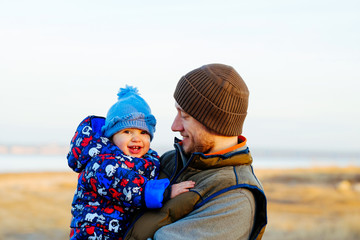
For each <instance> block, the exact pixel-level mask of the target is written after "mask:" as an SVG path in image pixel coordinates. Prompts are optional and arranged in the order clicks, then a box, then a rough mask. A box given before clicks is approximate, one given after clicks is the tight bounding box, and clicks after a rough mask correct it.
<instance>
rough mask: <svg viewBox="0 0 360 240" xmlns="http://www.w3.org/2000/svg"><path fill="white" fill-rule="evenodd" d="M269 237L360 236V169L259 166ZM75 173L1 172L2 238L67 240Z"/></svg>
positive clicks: (327, 239) (352, 237)
mask: <svg viewBox="0 0 360 240" xmlns="http://www.w3.org/2000/svg"><path fill="white" fill-rule="evenodd" d="M256 174H257V175H258V177H259V179H260V180H261V181H262V183H263V185H264V188H265V192H266V194H267V197H268V215H269V224H268V227H267V230H266V233H265V235H264V238H263V239H266V240H267V239H326V240H329V239H330V240H331V239H348V240H351V239H360V225H359V222H360V168H318V169H303V170H301V169H296V170H256ZM76 179H77V175H76V174H75V173H69V172H67V173H21V174H0V239H7V240H20V239H21V240H27V239H36V240H41V239H54V240H56V239H67V238H68V233H69V223H70V205H71V201H72V197H73V193H74V191H75V186H76Z"/></svg>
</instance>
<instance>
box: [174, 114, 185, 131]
mask: <svg viewBox="0 0 360 240" xmlns="http://www.w3.org/2000/svg"><path fill="white" fill-rule="evenodd" d="M171 130H172V131H173V132H181V131H182V130H183V125H182V123H181V120H180V116H179V114H178V115H176V117H175V119H174V122H173V124H172V125H171Z"/></svg>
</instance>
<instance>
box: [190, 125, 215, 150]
mask: <svg viewBox="0 0 360 240" xmlns="http://www.w3.org/2000/svg"><path fill="white" fill-rule="evenodd" d="M190 144H191V145H190V146H188V147H187V148H184V152H185V153H186V154H191V153H194V152H201V153H204V154H207V153H209V152H210V151H211V150H212V149H213V148H214V146H215V141H214V138H213V137H212V134H210V133H209V132H207V131H206V132H201V133H200V134H197V135H196V136H194V137H193V138H192V141H191V143H190Z"/></svg>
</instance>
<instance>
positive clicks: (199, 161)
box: [175, 136, 252, 169]
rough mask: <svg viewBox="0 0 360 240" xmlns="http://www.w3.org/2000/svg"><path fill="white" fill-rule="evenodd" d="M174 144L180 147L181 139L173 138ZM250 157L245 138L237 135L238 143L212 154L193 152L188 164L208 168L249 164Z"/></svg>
mask: <svg viewBox="0 0 360 240" xmlns="http://www.w3.org/2000/svg"><path fill="white" fill-rule="evenodd" d="M175 142H177V143H176V144H177V145H178V146H179V148H178V149H181V150H180V151H181V155H182V158H183V157H184V153H183V152H182V147H181V141H179V139H175ZM251 164H252V157H251V154H250V151H249V148H248V147H247V146H246V138H245V137H243V136H239V144H237V145H235V146H233V147H230V148H228V149H224V150H222V151H219V152H215V153H212V154H203V153H193V154H191V156H190V159H189V166H190V167H193V168H197V169H210V168H219V167H225V166H238V165H251Z"/></svg>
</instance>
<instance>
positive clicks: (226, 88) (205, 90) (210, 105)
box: [174, 64, 249, 136]
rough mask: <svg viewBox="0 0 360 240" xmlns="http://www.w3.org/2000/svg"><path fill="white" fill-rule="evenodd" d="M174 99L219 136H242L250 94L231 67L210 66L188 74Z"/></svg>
mask: <svg viewBox="0 0 360 240" xmlns="http://www.w3.org/2000/svg"><path fill="white" fill-rule="evenodd" d="M174 98H175V100H176V102H177V103H178V104H179V106H180V107H181V108H182V109H183V110H184V111H185V112H187V113H188V114H190V115H191V116H192V117H193V118H195V119H196V120H198V121H199V122H200V123H202V124H203V125H205V126H206V127H207V128H209V129H211V130H213V131H215V132H216V133H218V134H220V135H224V136H239V135H241V133H242V127H243V123H244V120H245V117H246V113H247V107H248V99H249V90H248V88H247V86H246V84H245V82H244V80H243V79H242V78H241V77H240V75H239V74H238V73H237V72H236V71H235V69H234V68H232V67H231V66H227V65H223V64H208V65H204V66H202V67H200V68H197V69H195V70H193V71H191V72H189V73H188V74H186V75H185V76H183V77H182V78H181V79H180V80H179V82H178V84H177V86H176V89H175V92H174Z"/></svg>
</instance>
